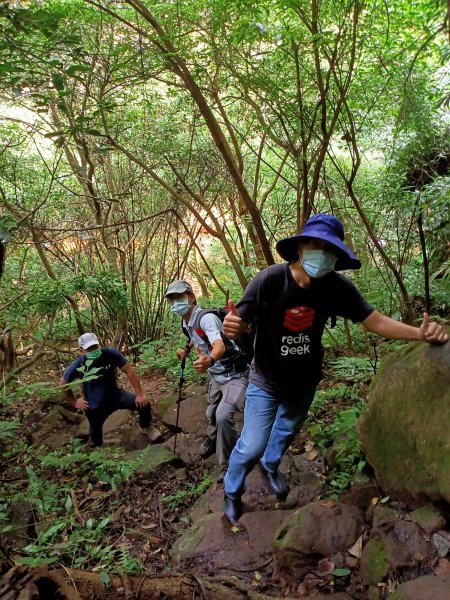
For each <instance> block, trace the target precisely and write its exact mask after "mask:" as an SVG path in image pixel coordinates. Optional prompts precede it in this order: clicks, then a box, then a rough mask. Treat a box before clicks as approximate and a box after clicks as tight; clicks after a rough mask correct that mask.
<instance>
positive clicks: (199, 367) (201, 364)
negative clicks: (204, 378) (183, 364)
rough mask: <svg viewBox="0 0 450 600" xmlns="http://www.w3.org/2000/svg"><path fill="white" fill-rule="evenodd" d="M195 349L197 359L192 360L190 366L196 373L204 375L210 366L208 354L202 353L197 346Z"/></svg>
mask: <svg viewBox="0 0 450 600" xmlns="http://www.w3.org/2000/svg"><path fill="white" fill-rule="evenodd" d="M195 349H196V351H197V354H198V358H197V360H194V362H193V363H192V366H193V367H194V369H195V370H196V371H197V373H204V372H205V371H207V370H208V369H209V367H210V366H211V357H210V356H209V354H205V353H204V352H202V351H201V350H200V348H199V347H198V346H195Z"/></svg>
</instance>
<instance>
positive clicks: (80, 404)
mask: <svg viewBox="0 0 450 600" xmlns="http://www.w3.org/2000/svg"><path fill="white" fill-rule="evenodd" d="M67 383H68V382H67V381H66V380H65V379H64V377H61V379H60V380H59V385H60V386H62V393H63V396H64V400H67V402H69V404H72V406H74V407H75V408H78V409H79V410H86V409H88V408H89V404H88V403H87V402H86V400H85V399H84V398H82V397H80V398H77V397H76V396H75V394H74V393H73V391H72V390H71V389H70V388H68V387H67Z"/></svg>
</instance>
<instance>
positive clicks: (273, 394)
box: [224, 214, 448, 523]
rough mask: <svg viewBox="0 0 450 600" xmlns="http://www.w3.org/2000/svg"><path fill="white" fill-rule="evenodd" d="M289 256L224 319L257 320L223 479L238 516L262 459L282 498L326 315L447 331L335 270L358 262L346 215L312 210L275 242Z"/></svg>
mask: <svg viewBox="0 0 450 600" xmlns="http://www.w3.org/2000/svg"><path fill="white" fill-rule="evenodd" d="M276 247H277V250H278V253H279V254H280V255H281V257H282V258H283V259H284V260H285V261H286V262H285V263H284V264H276V265H272V266H270V267H268V268H266V269H264V270H263V271H261V272H260V273H259V274H258V275H257V276H256V277H255V278H254V279H253V280H252V281H251V282H250V284H249V285H248V286H247V288H246V290H245V293H244V296H243V298H242V300H241V301H240V302H239V303H238V304H237V306H236V307H235V306H234V304H233V303H229V304H230V311H229V313H228V315H227V316H226V317H225V320H224V333H225V335H226V336H228V337H229V338H234V337H237V336H240V335H242V333H243V332H244V331H245V330H246V329H247V327H248V324H252V326H253V325H255V329H256V333H255V352H254V359H253V362H252V365H251V369H250V375H249V385H248V389H247V398H246V403H245V411H244V426H243V429H242V432H241V435H240V437H239V439H238V441H237V443H236V446H235V448H234V450H233V452H232V454H231V456H230V460H229V465H228V470H227V473H226V475H225V479H224V487H225V497H224V513H225V514H226V516H227V517H228V519H229V520H230V522H232V523H235V522H236V521H237V520H238V519H239V518H240V517H241V515H242V511H243V509H242V503H241V496H242V494H243V493H244V490H245V479H246V476H247V474H248V473H249V472H250V471H251V470H252V469H253V467H254V466H255V465H257V464H258V463H259V464H260V467H261V471H262V473H263V475H264V476H265V478H266V480H267V483H268V486H269V489H270V490H271V492H272V493H273V494H275V495H276V496H277V497H278V498H279V499H284V498H286V496H287V494H288V492H289V487H288V484H287V481H286V480H285V478H284V476H283V475H282V473H280V471H279V465H280V462H281V459H282V457H283V455H284V453H285V452H286V451H287V449H288V447H289V445H290V443H291V441H292V440H293V438H294V436H295V435H296V433H297V432H298V431H299V429H300V426H301V424H302V423H303V421H304V420H305V418H306V416H307V413H308V410H309V407H310V405H311V403H312V401H313V398H314V393H315V390H316V387H317V385H318V383H319V381H320V380H321V379H322V356H323V350H322V346H321V340H322V335H323V331H324V327H325V323H326V322H327V320H328V318H329V317H330V316H333V315H338V316H341V317H344V318H347V319H351V320H352V321H353V322H354V323H362V324H363V325H364V327H365V328H366V329H367V330H368V331H371V332H373V333H376V334H378V335H380V336H382V337H384V338H389V339H400V340H407V341H408V340H417V341H425V342H429V343H433V342H436V343H444V342H446V341H447V340H448V335H447V333H445V331H444V330H443V328H442V326H441V325H439V324H438V323H433V322H430V320H429V317H428V315H427V314H426V313H425V314H424V319H423V323H422V325H421V326H420V328H419V327H412V326H410V325H406V324H404V323H401V322H399V321H395V320H394V319H391V318H389V317H387V316H385V315H382V314H381V313H379V312H378V311H376V310H375V309H374V308H373V307H372V306H371V305H370V304H369V303H368V302H367V301H366V300H365V299H364V298H363V296H362V295H361V294H360V292H359V291H358V289H357V288H356V287H355V286H354V285H353V283H351V282H350V281H349V280H348V279H346V278H345V277H343V276H341V275H338V274H337V273H336V271H342V270H347V269H359V268H360V267H361V263H360V261H359V260H358V259H357V257H356V256H355V255H354V254H353V252H352V251H351V250H350V249H349V248H348V247H347V246H346V244H345V243H344V229H343V227H342V224H341V222H340V221H339V220H338V219H337V218H336V217H334V216H332V215H327V214H317V215H314V216H312V217H311V218H310V219H309V220H308V221H307V223H306V224H305V226H304V227H303V230H302V232H301V233H300V234H299V235H295V236H292V237H289V238H285V239H283V240H281V241H279V242H278V244H277V246H276Z"/></svg>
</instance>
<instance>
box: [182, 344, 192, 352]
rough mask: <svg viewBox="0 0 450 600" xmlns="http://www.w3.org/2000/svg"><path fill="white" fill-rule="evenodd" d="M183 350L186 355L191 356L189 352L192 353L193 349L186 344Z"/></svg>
mask: <svg viewBox="0 0 450 600" xmlns="http://www.w3.org/2000/svg"><path fill="white" fill-rule="evenodd" d="M183 350H184V351H185V352H186V354H189V352H190V351H191V347H190V346H189V344H186V346H185V347H184V348H183Z"/></svg>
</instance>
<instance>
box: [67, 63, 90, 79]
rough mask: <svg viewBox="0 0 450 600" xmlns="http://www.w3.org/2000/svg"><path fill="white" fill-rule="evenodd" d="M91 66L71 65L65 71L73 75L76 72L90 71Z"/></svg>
mask: <svg viewBox="0 0 450 600" xmlns="http://www.w3.org/2000/svg"><path fill="white" fill-rule="evenodd" d="M90 70H91V67H90V66H89V65H70V67H68V68H67V69H66V71H65V73H66V75H68V76H69V77H71V76H72V75H74V74H75V73H89V71H90Z"/></svg>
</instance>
